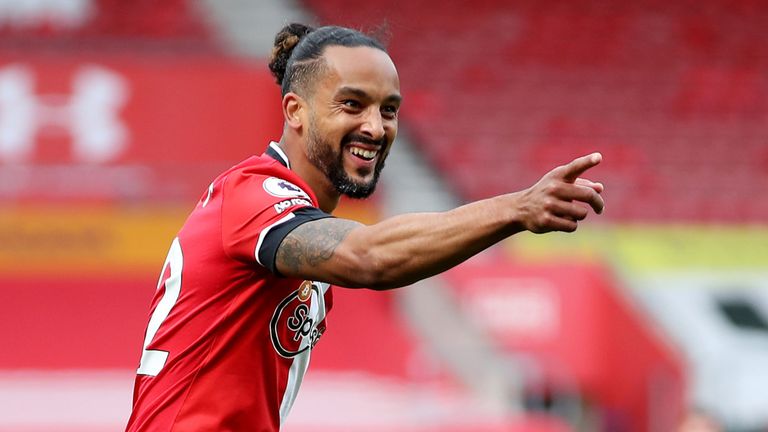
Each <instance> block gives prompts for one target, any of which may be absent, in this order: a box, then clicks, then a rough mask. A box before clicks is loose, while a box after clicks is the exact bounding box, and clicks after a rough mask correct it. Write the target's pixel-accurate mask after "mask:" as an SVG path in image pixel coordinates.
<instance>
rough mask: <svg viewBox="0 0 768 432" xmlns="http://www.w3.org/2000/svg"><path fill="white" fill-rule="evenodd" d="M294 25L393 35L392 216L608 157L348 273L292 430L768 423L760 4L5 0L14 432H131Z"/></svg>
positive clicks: (765, 14)
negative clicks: (495, 218) (576, 218)
mask: <svg viewBox="0 0 768 432" xmlns="http://www.w3.org/2000/svg"><path fill="white" fill-rule="evenodd" d="M293 21H300V22H307V23H313V24H327V23H333V24H341V25H346V26H352V27H355V28H359V29H362V30H365V31H368V32H373V33H374V34H379V35H382V36H384V38H385V40H387V43H388V46H389V50H390V54H391V56H392V57H393V59H394V61H395V63H396V64H397V66H398V69H399V72H400V78H401V84H402V92H403V95H404V97H405V103H404V107H403V110H402V115H401V133H400V134H399V135H398V139H397V141H396V145H395V149H394V150H393V153H392V155H391V157H390V160H389V162H388V164H387V169H386V170H385V173H384V175H383V176H382V182H381V186H380V190H379V192H378V193H377V194H375V196H374V198H372V199H369V200H366V201H345V202H343V205H342V207H341V208H340V210H339V211H338V214H339V215H340V216H343V217H349V218H354V219H357V220H360V221H363V222H369V223H370V222H375V221H376V220H378V219H380V218H383V217H386V216H388V215H392V214H397V213H402V212H407V211H436V210H443V209H447V208H451V207H453V206H455V205H459V204H461V203H463V202H468V201H471V200H475V199H480V198H484V197H489V196H492V195H494V194H498V193H504V192H509V191H516V190H521V189H524V188H526V187H528V186H530V185H531V184H533V183H534V182H535V181H536V180H537V179H538V178H539V177H540V176H541V175H542V174H544V173H545V172H547V171H548V170H549V169H551V168H552V167H554V166H556V165H559V164H562V163H565V162H568V161H570V160H571V159H572V158H574V157H577V156H580V155H583V154H586V153H588V152H592V151H600V152H602V153H603V155H604V162H603V163H602V164H601V165H600V166H599V167H597V168H595V169H594V170H592V171H591V172H590V174H589V176H590V177H591V178H593V179H596V180H600V181H602V182H604V183H605V185H606V191H605V193H604V195H605V199H606V203H607V206H606V211H605V213H604V215H602V216H600V217H590V218H588V219H587V221H585V222H583V223H582V224H581V227H580V228H579V231H578V232H577V233H575V234H568V235H566V234H547V235H544V236H536V235H533V234H525V233H524V234H520V235H516V236H514V237H513V238H512V239H510V240H508V241H506V242H504V243H502V244H500V245H499V246H498V247H494V248H492V249H491V250H489V251H487V252H486V253H484V254H482V255H480V256H478V257H476V258H474V259H472V260H470V261H469V262H467V263H465V264H464V265H462V266H459V267H458V268H456V269H454V270H451V271H449V272H447V273H446V274H444V275H442V276H439V277H435V278H433V279H430V280H428V281H424V282H422V283H419V284H417V285H415V286H413V287H409V288H407V289H403V290H397V291H394V292H386V293H373V292H367V291H364V290H360V291H353V290H341V289H337V291H336V293H335V305H334V312H333V313H332V314H331V315H330V317H329V321H328V325H329V332H328V333H327V334H326V335H325V336H324V337H323V340H322V343H320V344H319V345H318V346H317V348H316V350H315V353H314V355H313V360H312V362H313V364H312V367H311V368H310V371H309V373H308V375H307V378H306V380H305V384H304V386H303V388H302V392H301V393H300V396H299V398H298V401H297V404H296V406H295V408H294V411H293V413H292V415H291V417H290V418H289V421H288V424H287V425H286V427H285V430H286V431H289V432H290V431H302V430H310V429H311V430H314V431H319V432H323V431H409V432H416V431H418V432H426V431H453V432H469V431H481V432H482V431H488V432H490V431H516V432H524V431H530V432H549V431H554V432H561V431H563V432H565V431H579V432H593V431H594V432H609V431H610V432H624V431H627V432H634V431H638V432H641V431H650V432H670V431H689V432H690V431H739V432H752V431H766V430H768V391H766V388H768V224H767V223H766V222H767V221H768V128H767V127H766V124H767V122H768V31H767V30H766V29H768V3H766V2H764V1H761V0H696V1H693V0H671V1H670V0H664V1H662V0H638V1H634V2H620V1H611V0H569V1H542V0H519V1H511V0H510V1H504V0H475V1H472V2H464V1H452V0H441V1H437V0H424V1H418V0H414V1H399V0H392V1H389V2H365V1H360V0H357V1H352V0H306V1H287V0H286V1H281V0H251V1H248V0H162V1H161V0H140V1H124V0H0V430H2V431H24V432H33V431H36V432H42V431H79V432H95V431H117V430H122V428H123V427H124V425H125V422H126V420H127V417H128V414H129V411H130V404H131V394H132V385H133V376H134V373H135V368H136V367H137V365H138V360H139V355H140V350H141V348H140V347H141V343H142V338H143V333H144V329H145V326H146V323H147V320H148V316H149V305H150V300H151V298H152V295H153V292H154V290H155V286H156V280H157V277H158V272H159V271H160V267H161V266H162V263H163V260H164V257H165V254H166V251H167V248H168V246H169V244H170V241H171V240H172V239H173V237H174V236H175V233H176V231H177V230H178V229H179V227H180V226H181V224H182V223H183V221H184V219H185V217H186V215H187V214H188V212H189V211H190V210H191V209H192V208H193V206H194V204H195V202H196V201H197V199H198V198H199V196H200V195H201V194H202V193H203V191H204V190H205V189H206V187H207V185H208V184H209V182H210V181H211V179H212V178H214V177H215V176H216V175H217V174H218V173H219V172H220V171H222V170H224V169H226V168H228V167H229V166H231V165H233V164H235V163H237V162H239V161H240V160H242V159H245V158H246V157H248V156H249V155H251V154H260V153H261V152H262V151H263V150H264V148H265V147H266V145H267V143H268V141H269V140H270V139H278V138H279V136H280V130H281V126H282V117H281V113H280V109H279V106H280V98H279V91H278V88H277V85H275V83H274V82H273V79H272V77H271V76H270V75H269V73H268V69H267V67H266V59H267V57H268V54H269V51H270V48H271V45H272V40H273V38H274V35H275V33H276V32H277V31H278V30H279V29H280V28H281V27H282V26H283V25H285V24H287V23H289V22H293Z"/></svg>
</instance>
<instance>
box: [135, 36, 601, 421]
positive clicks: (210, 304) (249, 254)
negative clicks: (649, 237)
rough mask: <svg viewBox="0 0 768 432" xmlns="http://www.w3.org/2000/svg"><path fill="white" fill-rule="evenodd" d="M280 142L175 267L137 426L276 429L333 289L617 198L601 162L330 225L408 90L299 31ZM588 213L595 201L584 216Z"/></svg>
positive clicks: (214, 191)
mask: <svg viewBox="0 0 768 432" xmlns="http://www.w3.org/2000/svg"><path fill="white" fill-rule="evenodd" d="M270 69H271V70H272V71H273V73H274V74H275V76H276V78H277V81H278V83H279V84H280V85H281V88H282V94H283V98H282V109H283V115H284V118H285V124H284V130H283V136H282V138H281V140H280V142H279V143H274V142H273V143H270V145H269V147H268V148H267V151H266V153H265V154H264V155H262V156H254V157H251V158H249V159H247V160H245V161H243V162H241V163H240V164H238V165H236V166H234V167H233V168H231V169H230V170H228V171H226V172H225V173H223V174H221V175H220V176H219V177H218V178H217V179H216V180H214V182H213V183H211V185H210V187H209V188H208V190H207V191H206V192H205V193H204V194H203V196H202V198H201V199H200V202H199V203H198V204H197V206H196V208H195V209H194V210H193V212H192V214H191V215H190V217H189V219H188V220H187V221H186V223H185V224H184V226H183V227H182V229H181V231H180V232H179V234H178V236H177V237H176V239H174V241H173V243H172V245H171V249H170V251H169V254H168V258H167V259H166V262H165V265H164V267H163V271H162V273H161V276H160V280H159V282H158V290H157V292H156V294H155V298H154V300H153V304H152V314H151V317H150V321H149V325H148V327H147V332H146V335H145V340H144V350H143V352H142V357H141V364H140V366H139V369H138V371H137V373H138V375H137V378H136V385H135V389H134V406H133V413H132V415H131V418H130V420H129V423H128V428H127V429H128V430H130V431H170V430H172V431H225V430H226V431H230V430H231V431H275V430H278V429H279V428H280V425H281V424H282V423H283V421H284V420H285V418H286V416H287V414H288V412H289V410H290V408H291V406H292V405H293V402H294V400H295V397H296V394H297V392H298V388H299V385H300V384H301V381H302V377H303V375H304V372H305V371H306V369H307V366H308V362H309V357H310V352H311V348H312V347H313V346H314V344H315V343H317V341H318V340H319V338H320V336H321V335H322V334H323V332H324V331H325V316H326V314H327V312H328V311H329V310H330V308H331V305H332V291H331V288H330V284H333V285H337V286H342V287H350V288H355V287H367V288H371V289H377V290H383V289H390V288H396V287H402V286H405V285H408V284H411V283H413V282H416V281H418V280H420V279H423V278H426V277H429V276H432V275H435V274H437V273H440V272H442V271H444V270H446V269H448V268H450V267H453V266H455V265H457V264H459V263H460V262H462V261H464V260H466V259H467V258H469V257H471V256H472V255H474V254H476V253H478V252H480V251H482V250H483V249H486V248H487V247H489V246H491V245H493V244H494V243H496V242H498V241H500V240H502V239H504V238H506V237H508V236H510V235H512V234H515V233H517V232H519V231H523V230H529V231H533V232H536V233H543V232H547V231H574V230H575V229H576V227H577V222H578V221H580V220H582V219H584V218H585V217H586V216H587V212H588V211H587V208H586V207H588V206H591V207H592V208H593V209H594V211H596V212H598V213H600V212H601V211H602V209H603V201H602V198H601V197H600V192H602V190H603V187H602V185H601V184H599V183H594V182H591V181H589V180H584V179H580V178H579V176H580V175H581V174H582V173H583V172H584V171H586V170H587V169H589V168H590V167H592V166H594V165H597V164H598V163H599V162H600V155H599V154H592V155H589V156H585V157H582V158H579V159H576V160H574V161H573V162H571V163H570V164H568V165H565V166H561V167H558V168H555V169H554V170H553V171H551V172H550V173H548V174H547V175H545V176H544V177H543V178H542V179H541V180H540V181H539V182H538V183H536V184H535V185H534V186H532V187H531V188H529V189H526V190H524V191H521V192H517V193H511V194H507V195H502V196H497V197H494V198H491V199H487V200H483V201H478V202H474V203H471V204H468V205H465V206H462V207H459V208H456V209H454V210H451V211H448V212H444V213H431V214H409V215H402V216H397V217H394V218H391V219H388V220H384V221H382V222H380V223H377V224H375V225H370V226H366V225H362V224H360V223H357V222H353V221H349V220H343V219H337V218H334V217H331V216H330V213H331V212H332V211H333V210H334V209H335V207H336V205H337V204H338V201H339V198H340V196H341V195H348V196H351V197H356V198H360V197H365V196H368V195H370V194H371V193H372V192H373V190H374V188H375V185H376V181H377V179H378V176H379V173H380V171H381V169H382V167H383V166H384V161H385V159H386V157H387V154H388V152H389V149H390V147H391V145H392V142H393V141H394V139H395V135H396V133H397V125H398V124H397V123H398V111H399V108H400V102H401V95H400V84H399V79H398V74H397V71H396V69H395V66H394V64H393V63H392V60H391V59H390V57H389V56H388V54H387V53H386V51H385V50H384V48H383V47H382V46H381V44H380V43H379V42H377V41H376V40H374V39H372V38H370V37H368V36H365V35H363V34H361V33H359V32H356V31H353V30H350V29H346V28H340V27H321V28H318V29H316V30H314V29H311V28H309V27H305V26H302V25H298V24H292V25H289V26H287V27H286V28H284V29H283V30H282V31H281V32H280V33H279V34H278V35H277V37H276V39H275V48H274V51H273V55H272V60H271V62H270ZM584 204H586V206H585V205H584Z"/></svg>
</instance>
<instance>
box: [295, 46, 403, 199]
mask: <svg viewBox="0 0 768 432" xmlns="http://www.w3.org/2000/svg"><path fill="white" fill-rule="evenodd" d="M323 58H324V61H325V68H324V69H325V70H324V72H323V73H320V74H318V77H319V80H318V81H317V82H316V84H315V87H314V89H313V91H312V95H311V96H310V97H309V100H308V103H309V106H310V109H309V112H308V127H307V140H306V144H307V147H306V152H307V158H308V160H309V161H310V162H311V163H312V164H313V165H314V166H315V167H316V168H317V169H319V170H320V171H321V172H323V173H324V174H325V176H326V177H327V178H328V180H329V181H330V182H331V184H332V185H333V187H334V188H335V189H336V192H338V193H339V194H343V195H347V196H349V197H352V198H365V197H367V196H369V195H370V194H371V193H373V191H374V189H375V187H376V183H377V181H378V178H379V174H380V172H381V170H382V168H383V167H384V161H385V159H386V157H387V155H388V154H389V149H390V147H391V145H392V142H393V141H394V139H395V135H396V134H397V115H398V110H399V108H400V100H401V97H400V82H399V79H398V75H397V70H396V69H395V65H394V64H393V63H392V60H391V59H390V58H389V56H388V55H387V54H386V53H385V52H384V51H381V50H378V49H375V48H370V47H353V48H349V47H343V46H331V47H328V48H326V50H325V52H324V53H323Z"/></svg>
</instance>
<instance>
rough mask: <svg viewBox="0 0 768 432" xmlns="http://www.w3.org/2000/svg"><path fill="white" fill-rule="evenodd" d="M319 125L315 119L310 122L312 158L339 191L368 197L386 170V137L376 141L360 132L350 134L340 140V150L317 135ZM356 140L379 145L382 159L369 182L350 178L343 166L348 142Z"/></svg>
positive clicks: (342, 193)
mask: <svg viewBox="0 0 768 432" xmlns="http://www.w3.org/2000/svg"><path fill="white" fill-rule="evenodd" d="M316 131H317V128H316V127H315V125H314V121H312V122H311V125H310V129H309V136H308V138H309V151H308V159H309V161H310V162H311V163H312V164H313V165H314V166H315V167H317V168H318V169H319V170H320V171H322V172H323V173H324V174H325V176H326V177H327V178H328V180H329V181H330V182H331V184H332V185H333V187H334V189H335V190H336V192H338V193H339V194H341V195H345V196H348V197H350V198H355V199H362V198H368V197H369V196H371V194H372V193H373V192H374V191H375V190H376V184H377V183H378V181H379V175H380V174H381V170H382V169H384V159H385V158H386V154H384V149H385V143H386V141H385V139H382V140H381V141H378V142H377V141H374V140H371V139H370V138H366V137H364V136H361V135H356V134H349V135H346V136H345V137H344V138H343V139H342V140H341V145H340V146H339V150H338V151H336V150H335V146H334V145H332V144H331V143H330V142H328V141H327V140H325V139H323V138H322V137H320V136H319V135H318V134H317V132H316ZM352 141H357V142H362V143H367V144H373V145H378V146H380V150H379V160H378V161H377V162H376V166H375V167H374V169H373V177H372V178H371V180H369V181H367V182H366V181H356V180H354V179H352V178H350V177H349V175H348V174H347V171H346V170H345V169H344V147H345V146H346V144H348V143H350V142H352Z"/></svg>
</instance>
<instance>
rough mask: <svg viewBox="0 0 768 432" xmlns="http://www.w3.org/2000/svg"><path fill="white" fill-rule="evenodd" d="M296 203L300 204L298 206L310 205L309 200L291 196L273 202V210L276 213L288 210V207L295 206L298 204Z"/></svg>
mask: <svg viewBox="0 0 768 432" xmlns="http://www.w3.org/2000/svg"><path fill="white" fill-rule="evenodd" d="M298 205H300V206H311V205H312V203H311V202H310V201H309V200H307V199H304V198H291V199H287V200H285V201H280V202H279V203H277V204H275V205H274V207H275V211H276V212H277V214H280V213H282V212H284V211H286V210H288V209H289V208H291V207H295V206H298Z"/></svg>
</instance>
